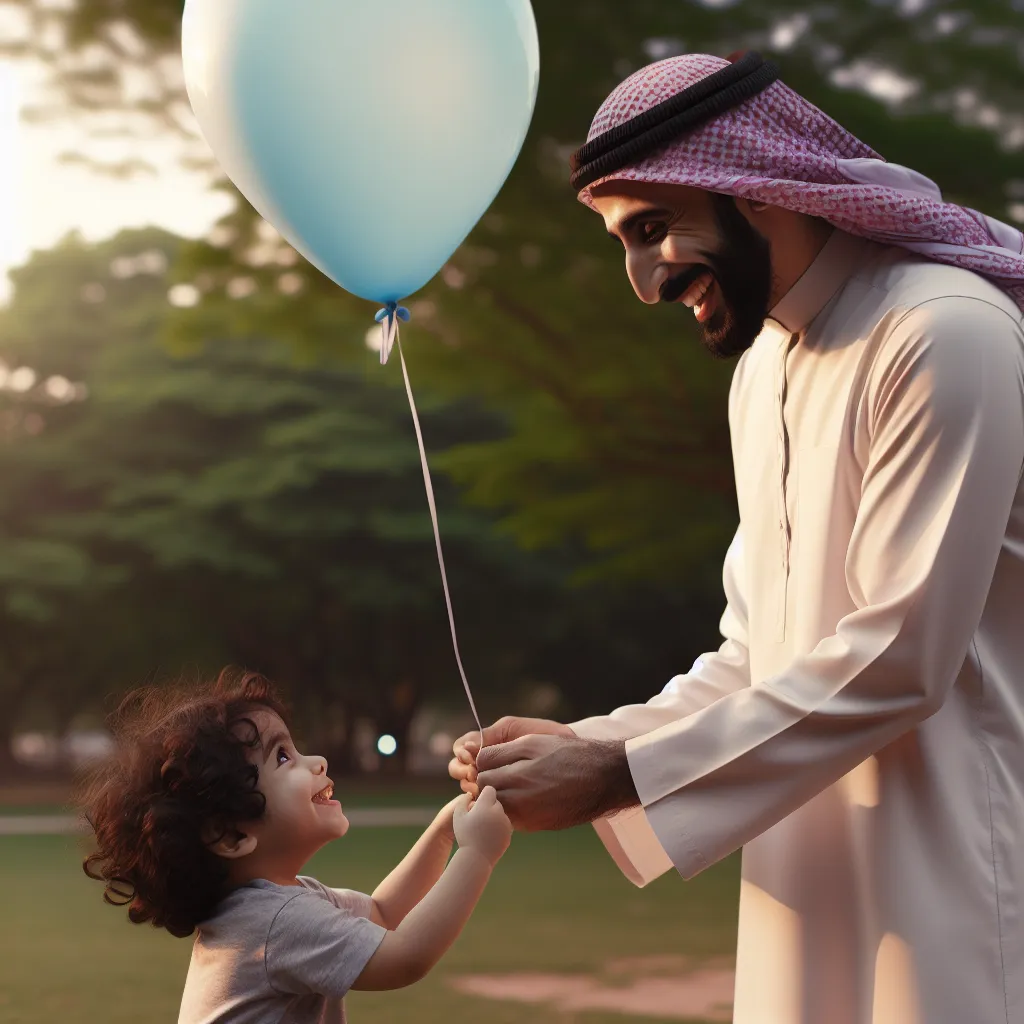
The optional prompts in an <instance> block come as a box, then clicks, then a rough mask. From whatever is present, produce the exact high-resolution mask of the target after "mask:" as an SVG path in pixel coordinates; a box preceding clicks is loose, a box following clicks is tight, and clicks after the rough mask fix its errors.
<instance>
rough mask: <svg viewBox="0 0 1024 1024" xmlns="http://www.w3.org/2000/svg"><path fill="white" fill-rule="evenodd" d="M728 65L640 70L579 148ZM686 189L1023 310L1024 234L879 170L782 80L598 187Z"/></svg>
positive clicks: (904, 171) (862, 148) (584, 196)
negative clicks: (966, 284)
mask: <svg viewBox="0 0 1024 1024" xmlns="http://www.w3.org/2000/svg"><path fill="white" fill-rule="evenodd" d="M728 66H729V62H728V61H726V60H723V59H722V58H720V57H712V56H709V55H707V54H701V53H698V54H686V55H683V56H680V57H671V58H669V59H668V60H662V61H658V62H657V63H655V64H650V65H648V66H647V67H645V68H641V69H640V70H639V71H637V72H636V73H635V74H633V75H631V76H630V77H629V78H627V79H626V80H625V81H624V82H622V83H621V84H620V85H619V86H618V87H617V88H616V89H615V90H614V91H613V92H612V93H611V95H610V96H609V97H608V98H607V99H606V100H605V101H604V103H603V104H601V108H600V110H598V112H597V115H596V116H595V117H594V121H593V124H592V125H591V126H590V133H589V135H588V137H587V138H588V142H589V141H590V140H592V139H594V138H595V137H597V136H599V135H602V134H603V133H604V132H606V131H608V130H609V129H611V128H613V127H615V126H617V125H620V124H623V123H624V122H626V121H629V120H630V119H631V118H633V117H635V116H636V115H637V114H640V113H641V112H643V111H645V110H649V109H650V108H651V107H653V106H655V104H657V103H660V102H661V101H663V100H666V99H668V98H669V97H670V96H674V95H676V94H677V93H680V92H682V90H684V89H686V88H687V87H689V86H692V85H694V83H696V82H698V81H700V80H701V79H703V78H706V77H707V76H708V75H711V74H713V73H714V72H716V71H721V69H722V68H725V67H728ZM611 180H628V181H646V182H652V183H655V182H656V183H660V184H676V185H690V186H692V187H694V188H701V189H706V190H708V191H711V192H721V193H725V194H726V195H732V196H740V197H742V198H744V199H750V200H754V201H760V202H766V203H771V204H772V205H775V206H781V207H784V208H785V209H787V210H793V211H795V212H797V213H804V214H809V215H810V216H813V217H821V218H823V219H824V220H826V221H828V222H829V223H831V224H833V225H835V226H836V227H838V228H840V229H842V230H843V231H848V232H849V233H850V234H853V235H860V236H862V237H864V238H869V239H872V240H874V241H877V242H883V243H886V244H889V245H898V246H902V247H903V248H905V249H909V250H910V251H912V252H916V253H920V254H921V255H924V256H927V257H928V258H930V259H933V260H936V261H937V262H939V263H949V264H953V265H954V266H958V267H963V268H965V269H967V270H973V271H975V272H976V273H979V274H984V275H985V276H986V277H989V278H991V279H992V280H993V282H994V283H995V284H996V285H998V286H999V287H1000V288H1002V289H1003V290H1004V291H1006V292H1007V294H1009V295H1010V296H1011V297H1012V298H1013V299H1014V300H1015V301H1016V302H1017V304H1018V305H1019V306H1020V307H1021V309H1022V310H1024V233H1022V232H1021V231H1019V230H1018V229H1017V228H1015V227H1012V226H1011V225H1009V224H1004V223H1003V222H1002V221H998V220H995V219H993V218H992V217H986V216H985V215H984V214H982V213H978V211H976V210H971V209H968V208H966V207H963V206H956V205H954V204H953V203H946V202H943V200H942V193H941V191H940V190H939V187H938V186H937V185H936V184H935V183H934V182H933V181H931V180H929V179H928V178H926V177H925V176H924V175H923V174H918V173H917V172H916V171H912V170H910V169H909V168H907V167H902V166H900V165H899V164H892V163H887V162H886V161H885V160H884V159H883V158H882V157H881V156H879V155H878V154H877V153H875V152H874V151H873V150H872V149H871V148H870V147H868V146H866V145H865V144H864V143H863V142H861V141H860V140H859V139H857V138H856V137H855V136H853V135H851V134H850V133H849V132H848V131H846V129H845V128H843V127H842V126H841V125H838V124H836V122H835V121H833V120H832V119H831V118H830V117H829V116H828V115H827V114H825V113H823V112H822V111H821V110H819V109H818V108H817V107H815V106H814V105H813V104H812V103H809V102H808V101H807V100H805V99H804V98H803V97H802V96H800V95H799V94H798V93H796V92H794V91H793V90H792V89H790V88H789V87H788V86H787V85H784V84H783V83H782V82H779V81H775V82H773V83H772V84H771V85H769V86H768V87H767V88H766V89H765V90H764V91H763V92H761V93H760V94H759V95H756V96H754V97H752V98H751V99H749V100H746V101H745V102H743V103H742V104H740V105H739V106H738V107H734V108H733V109H731V110H727V111H725V112H724V113H722V114H720V115H718V116H717V117H715V118H714V119H713V120H712V121H710V122H707V123H705V124H703V125H702V126H700V127H698V128H696V129H693V130H692V131H690V132H688V133H686V134H684V135H683V136H682V137H681V138H679V139H677V140H675V141H673V142H672V143H670V144H669V145H667V146H666V147H664V148H663V149H661V150H658V151H657V152H654V153H653V154H651V155H650V156H647V157H644V158H642V159H640V160H638V161H637V162H636V163H633V164H631V165H629V166H627V167H624V168H623V169H621V170H618V171H615V172H613V173H611V174H608V175H606V176H605V177H603V178H599V179H598V180H597V181H594V182H592V183H591V184H589V185H588V186H587V187H586V188H584V189H583V190H582V191H581V192H580V195H579V198H580V200H581V201H582V202H583V203H585V204H586V205H587V206H589V207H590V208H591V209H593V208H594V206H593V199H592V197H591V190H592V189H593V188H595V187H596V186H597V185H599V184H601V183H602V182H605V181H611Z"/></svg>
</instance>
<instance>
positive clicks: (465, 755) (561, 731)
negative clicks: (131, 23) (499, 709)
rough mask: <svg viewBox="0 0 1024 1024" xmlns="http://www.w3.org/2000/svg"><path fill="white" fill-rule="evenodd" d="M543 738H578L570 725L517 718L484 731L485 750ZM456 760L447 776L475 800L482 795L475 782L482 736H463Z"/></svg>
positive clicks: (455, 748) (507, 719)
mask: <svg viewBox="0 0 1024 1024" xmlns="http://www.w3.org/2000/svg"><path fill="white" fill-rule="evenodd" d="M530 735H543V736H575V733H574V732H573V731H572V729H570V728H569V726H567V725H562V724H561V723H559V722H551V721H549V720H548V719H546V718H515V717H513V716H512V715H506V716H505V717H504V718H499V719H498V721H496V722H495V723H494V725H489V726H487V727H486V728H485V729H484V746H485V747H490V746H494V745H495V744H501V743H508V742H509V741H510V740H515V739H519V737H521V736H530ZM453 749H454V754H455V756H454V757H453V758H452V759H451V761H450V762H449V764H448V774H449V775H450V776H451V777H452V778H453V779H455V781H456V782H457V783H458V784H459V786H460V787H461V788H462V791H463V792H464V793H468V794H469V795H470V796H471V797H472V798H473V799H474V800H475V799H476V797H477V794H478V793H479V791H480V790H479V787H478V786H477V782H476V758H477V754H479V753H480V733H479V732H476V731H473V732H467V733H466V735H465V736H460V737H459V738H458V739H457V740H456V741H455V745H454V748H453Z"/></svg>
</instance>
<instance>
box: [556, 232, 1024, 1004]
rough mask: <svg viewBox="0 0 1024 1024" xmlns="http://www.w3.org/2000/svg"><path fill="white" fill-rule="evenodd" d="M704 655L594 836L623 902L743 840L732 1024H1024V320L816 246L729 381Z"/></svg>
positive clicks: (640, 744)
mask: <svg viewBox="0 0 1024 1024" xmlns="http://www.w3.org/2000/svg"><path fill="white" fill-rule="evenodd" d="M729 423H730V430H731V436H732V448H733V461H734V468H735V475H736V487H737V494H738V502H739V513H740V515H739V518H740V525H739V528H738V530H737V533H736V536H735V539H734V541H733V543H732V544H731V546H730V548H729V551H728V554H727V555H726V559H725V567H724V584H725V593H726V601H727V607H726V610H725V613H724V616H723V618H722V623H721V629H722V633H723V636H724V638H725V640H724V643H723V644H722V646H721V648H720V649H719V650H718V651H715V652H712V653H708V654H704V655H702V656H701V657H700V658H699V659H698V660H697V662H696V664H694V666H693V668H692V669H691V670H690V672H689V673H687V674H686V675H681V676H678V677H676V678H674V679H673V680H671V682H670V683H669V684H668V686H667V687H666V688H665V690H664V691H663V692H662V693H661V694H660V695H659V696H657V697H655V698H654V699H653V700H651V701H649V702H648V703H647V704H640V705H634V706H630V707H623V708H619V709H618V710H617V711H614V712H613V713H612V714H610V715H608V716H605V717H600V718H591V719H586V720H584V721H582V722H578V723H576V724H575V725H574V726H573V728H574V729H575V730H576V732H577V733H578V734H579V735H581V736H586V737H592V738H605V739H609V738H617V739H626V740H627V743H626V749H627V752H628V758H629V765H630V769H631V771H632V775H633V779H634V781H635V783H636V788H637V793H638V795H639V797H640V799H641V802H642V807H637V808H633V809H631V810H627V811H623V812H621V813H619V814H617V815H614V816H611V817H609V818H607V819H604V820H602V821H599V822H597V823H596V827H597V830H598V833H599V835H600V836H601V838H602V840H603V841H604V843H605V845H606V846H607V847H608V849H609V851H610V852H611V854H612V856H613V857H614V858H615V860H616V862H617V863H618V864H619V866H620V867H621V868H622V870H623V871H624V872H625V874H626V875H627V876H628V877H629V878H630V879H631V880H632V881H633V882H635V883H636V884H637V885H644V884H645V883H647V882H648V881H650V880H651V879H653V878H655V877H657V876H658V875H660V874H662V873H663V872H664V871H666V870H667V869H668V868H670V867H672V866H673V865H674V866H675V868H676V870H677V871H678V872H679V873H680V874H681V875H682V876H683V877H684V878H690V877H692V876H694V875H696V874H697V873H698V872H699V871H701V870H702V869H703V868H705V867H707V866H708V865H710V864H713V863H715V862H716V861H718V860H720V859H721V858H723V857H725V856H726V855H728V854H729V853H731V852H733V851H734V850H736V849H738V848H739V847H741V846H742V847H743V867H742V887H741V894H740V913H739V939H738V950H737V965H736V966H737V975H736V994H735V1024H996V1022H999V1024H1007V1022H1024V486H1022V470H1024V328H1022V318H1021V313H1020V310H1019V309H1018V308H1017V306H1016V305H1015V304H1014V303H1013V302H1012V301H1011V300H1010V299H1009V298H1008V297H1007V296H1006V295H1005V294H1004V293H1003V292H1001V291H999V290H998V289H997V288H996V287H995V286H994V285H993V284H991V283H990V282H988V281H986V280H985V279H983V278H981V277H979V276H976V275H974V274H972V273H970V272H968V271H964V270H960V269H957V268H954V267H949V266H942V265H939V264H936V263H931V262H928V261H927V260H924V259H922V258H918V257H914V256H911V255H909V254H908V253H907V252H906V251H905V250H901V249H897V248H890V247H884V246H880V245H876V244H873V243H870V242H865V241H862V240H859V239H855V238H853V237H852V236H850V235H848V234H845V233H843V232H839V231H836V232H834V233H833V235H832V237H831V238H830V240H829V242H828V243H827V244H826V246H825V248H824V249H823V250H822V252H821V254H820V255H819V257H818V258H817V259H816V260H815V262H814V263H813V264H812V265H811V267H810V268H809V269H808V271H807V272H806V273H805V274H804V276H803V277H802V278H801V279H800V280H799V281H798V282H797V284H796V285H795V286H794V287H793V288H792V289H791V291H790V292H789V293H788V294H787V295H786V296H785V297H784V298H783V300H782V301H781V302H780V303H779V305H778V306H777V307H776V308H775V309H774V310H773V311H772V318H771V319H769V320H768V321H766V324H765V328H764V330H763V331H762V333H761V334H760V335H759V337H758V339H757V341H756V342H755V344H754V345H753V347H752V348H751V349H749V350H748V351H747V352H746V353H744V355H743V356H742V357H741V359H740V360H739V363H738V365H737V368H736V371H735V375H734V378H733V383H732V389H731V392H730V399H729Z"/></svg>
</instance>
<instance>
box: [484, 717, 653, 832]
mask: <svg viewBox="0 0 1024 1024" xmlns="http://www.w3.org/2000/svg"><path fill="white" fill-rule="evenodd" d="M484 738H485V740H486V739H487V737H486V734H485V737H484ZM477 765H478V769H479V776H478V778H477V783H478V785H480V786H493V787H494V789H495V791H496V792H497V795H498V799H499V800H500V801H501V805H502V807H504V809H505V813H506V814H507V815H508V817H509V820H510V821H511V822H512V824H513V826H514V827H515V828H517V829H519V830H521V831H525V832H534V831H539V830H542V829H563V828H572V827H573V826H575V825H582V824H585V823H587V822H590V821H593V820H594V819H595V818H600V817H602V816H603V815H605V814H610V813H611V812H613V811H618V810H622V809H623V808H625V807H631V806H633V805H635V804H637V803H638V802H639V800H638V797H637V794H636V786H635V785H634V783H633V777H632V775H631V773H630V770H629V762H628V760H627V759H626V745H625V743H617V742H612V743H606V742H599V741H596V740H582V739H578V738H577V737H576V736H575V735H571V736H566V735H564V734H561V735H552V734H548V735H526V736H520V737H518V738H517V739H513V740H510V741H508V742H505V743H500V744H497V745H495V746H491V745H487V746H485V747H484V749H483V751H482V752H481V753H480V754H479V756H478V758H477Z"/></svg>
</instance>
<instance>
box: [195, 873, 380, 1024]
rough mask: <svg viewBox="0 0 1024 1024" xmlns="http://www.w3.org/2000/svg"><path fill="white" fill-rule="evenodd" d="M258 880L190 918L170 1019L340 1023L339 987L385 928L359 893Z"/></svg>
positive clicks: (310, 881) (202, 1023)
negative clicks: (190, 939) (175, 1010)
mask: <svg viewBox="0 0 1024 1024" xmlns="http://www.w3.org/2000/svg"><path fill="white" fill-rule="evenodd" d="M298 881H299V883H300V885H276V884H275V883H274V882H267V881H264V880H263V879H257V880H255V881H252V882H249V883H248V884H246V885H243V886H241V887H240V888H238V889H235V890H233V891H232V892H231V893H230V894H229V895H228V896H226V897H225V898H224V899H223V900H222V901H221V902H220V903H219V904H218V906H217V910H216V912H215V913H214V915H213V916H212V917H211V918H209V920H207V921H204V922H203V923H202V924H201V925H200V926H199V934H198V936H197V937H196V940H195V944H194V946H193V947H192V962H191V963H190V964H189V968H188V977H187V978H186V979H185V991H184V993H183V995H182V997H181V1012H180V1013H179V1014H178V1024H345V1004H344V1002H343V999H344V996H345V993H346V992H348V990H349V989H350V988H351V987H352V985H353V983H354V982H355V980H356V979H357V978H358V977H359V975H360V974H361V973H362V971H363V968H364V967H365V966H366V964H367V963H368V962H369V960H370V957H372V956H373V954H374V953H375V952H376V951H377V947H378V946H379V945H380V944H381V941H382V940H383V938H384V936H385V935H387V929H386V928H382V927H381V926H380V925H377V924H374V923H373V922H372V921H370V920H369V919H368V918H369V914H370V907H371V901H370V897H369V896H365V895H364V894H363V893H359V892H352V891H350V890H348V889H330V888H328V887H327V886H326V885H323V884H322V883H320V882H318V881H317V880H316V879H315V878H305V877H302V876H300V877H299V879H298Z"/></svg>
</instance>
